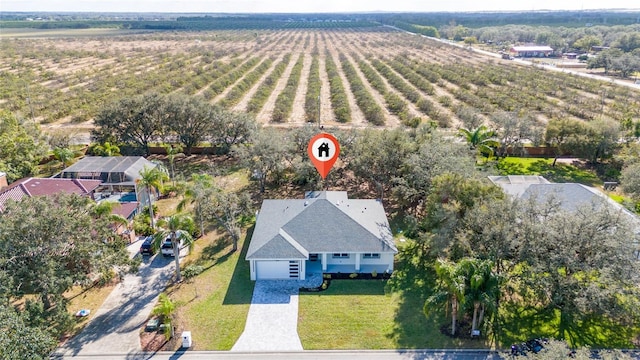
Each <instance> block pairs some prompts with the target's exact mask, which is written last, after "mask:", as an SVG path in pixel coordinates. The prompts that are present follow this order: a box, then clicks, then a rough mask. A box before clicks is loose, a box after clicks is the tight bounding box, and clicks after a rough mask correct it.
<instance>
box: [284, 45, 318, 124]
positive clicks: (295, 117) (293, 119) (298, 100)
mask: <svg viewBox="0 0 640 360" xmlns="http://www.w3.org/2000/svg"><path fill="white" fill-rule="evenodd" d="M300 56H304V60H303V62H302V73H301V74H300V82H299V83H298V89H296V96H295V98H294V99H293V108H292V109H291V116H289V119H287V122H288V123H294V124H300V125H302V124H304V123H306V122H307V120H306V112H305V109H304V105H305V102H306V100H307V89H308V88H309V69H310V68H311V61H312V60H313V58H312V55H311V50H309V49H306V50H305V52H303V53H302V54H300Z"/></svg>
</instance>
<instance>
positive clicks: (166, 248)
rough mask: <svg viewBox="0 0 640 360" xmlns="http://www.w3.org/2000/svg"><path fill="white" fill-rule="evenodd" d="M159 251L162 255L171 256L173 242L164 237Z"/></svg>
mask: <svg viewBox="0 0 640 360" xmlns="http://www.w3.org/2000/svg"><path fill="white" fill-rule="evenodd" d="M160 252H161V253H162V255H163V256H173V243H171V238H166V239H164V241H163V242H162V246H161V247H160Z"/></svg>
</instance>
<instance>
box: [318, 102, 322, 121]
mask: <svg viewBox="0 0 640 360" xmlns="http://www.w3.org/2000/svg"><path fill="white" fill-rule="evenodd" d="M318 128H320V129H322V125H320V95H318Z"/></svg>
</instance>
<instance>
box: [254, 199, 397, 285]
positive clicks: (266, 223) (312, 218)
mask: <svg viewBox="0 0 640 360" xmlns="http://www.w3.org/2000/svg"><path fill="white" fill-rule="evenodd" d="M397 252H398V250H397V249H396V247H395V245H394V243H393V236H392V233H391V229H390V227H389V221H388V220H387V215H386V214H385V211H384V208H383V206H382V203H381V202H380V201H378V200H373V199H349V198H348V197H347V193H346V192H345V191H321V192H315V191H314V192H308V193H307V194H306V195H305V198H304V199H285V200H264V201H263V203H262V208H261V209H260V212H259V213H258V216H257V220H256V226H255V229H254V231H253V235H252V237H251V243H250V244H249V249H248V251H247V256H246V260H248V261H249V264H250V273H251V280H262V279H296V280H304V279H305V274H306V273H307V272H309V273H311V272H314V271H317V272H322V273H345V274H351V273H374V272H375V273H378V274H383V273H390V272H392V271H393V260H394V255H395V254H396V253H397Z"/></svg>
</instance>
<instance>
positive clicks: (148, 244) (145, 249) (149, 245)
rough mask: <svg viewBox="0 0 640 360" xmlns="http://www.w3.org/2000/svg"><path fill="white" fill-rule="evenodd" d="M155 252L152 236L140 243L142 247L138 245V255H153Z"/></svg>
mask: <svg viewBox="0 0 640 360" xmlns="http://www.w3.org/2000/svg"><path fill="white" fill-rule="evenodd" d="M155 252H156V251H155V249H154V248H153V236H147V237H146V238H145V239H144V241H143V242H142V245H140V254H142V255H153V254H155Z"/></svg>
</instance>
